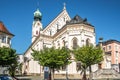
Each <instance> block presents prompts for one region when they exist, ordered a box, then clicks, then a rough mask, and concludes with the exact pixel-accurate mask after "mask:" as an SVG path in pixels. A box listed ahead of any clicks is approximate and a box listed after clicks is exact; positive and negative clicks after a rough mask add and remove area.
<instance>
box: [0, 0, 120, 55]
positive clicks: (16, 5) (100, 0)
mask: <svg viewBox="0 0 120 80" xmlns="http://www.w3.org/2000/svg"><path fill="white" fill-rule="evenodd" d="M63 3H66V9H67V12H68V14H69V15H70V17H71V18H73V17H74V16H75V15H79V16H80V17H82V18H87V20H88V22H89V23H90V24H92V25H93V26H94V27H95V33H96V43H98V40H99V37H103V39H104V41H105V40H109V39H115V40H118V41H120V0H0V21H2V22H3V23H4V25H5V26H6V27H7V29H8V30H9V31H10V32H11V33H13V34H14V35H15V36H14V37H13V38H12V48H13V49H15V50H16V52H17V53H18V54H24V52H25V51H26V50H27V49H28V47H29V46H30V44H31V38H32V37H31V33H32V22H33V13H34V12H35V11H36V10H37V8H39V10H40V12H41V13H42V24H43V27H44V28H45V27H46V26H47V25H48V24H49V23H50V22H51V21H52V20H53V19H54V18H55V17H57V15H58V14H59V13H60V12H61V11H62V10H63Z"/></svg>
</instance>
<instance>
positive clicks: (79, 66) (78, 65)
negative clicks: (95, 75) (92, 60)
mask: <svg viewBox="0 0 120 80" xmlns="http://www.w3.org/2000/svg"><path fill="white" fill-rule="evenodd" d="M80 68H81V63H80V62H77V63H76V69H77V71H78V70H80Z"/></svg>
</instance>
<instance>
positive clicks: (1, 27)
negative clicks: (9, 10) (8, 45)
mask: <svg viewBox="0 0 120 80" xmlns="http://www.w3.org/2000/svg"><path fill="white" fill-rule="evenodd" d="M1 33H5V34H8V35H12V36H14V35H13V34H12V33H10V32H9V31H8V30H7V28H6V27H5V26H4V24H3V23H2V22H1V21H0V34H1Z"/></svg>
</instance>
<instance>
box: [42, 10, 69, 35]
mask: <svg viewBox="0 0 120 80" xmlns="http://www.w3.org/2000/svg"><path fill="white" fill-rule="evenodd" d="M70 20H71V18H70V16H69V14H68V12H67V11H66V9H63V10H62V12H61V13H60V14H59V15H58V16H57V17H56V18H55V19H54V20H53V21H52V22H51V23H50V24H49V25H48V26H46V28H45V29H44V30H43V34H45V35H49V36H53V35H54V34H55V33H56V32H58V31H59V30H60V29H61V28H62V27H63V26H64V25H65V24H66V21H70Z"/></svg>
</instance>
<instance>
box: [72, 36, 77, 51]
mask: <svg viewBox="0 0 120 80" xmlns="http://www.w3.org/2000/svg"><path fill="white" fill-rule="evenodd" d="M77 42H78V40H77V38H73V49H76V48H77V47H78V43H77Z"/></svg>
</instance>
